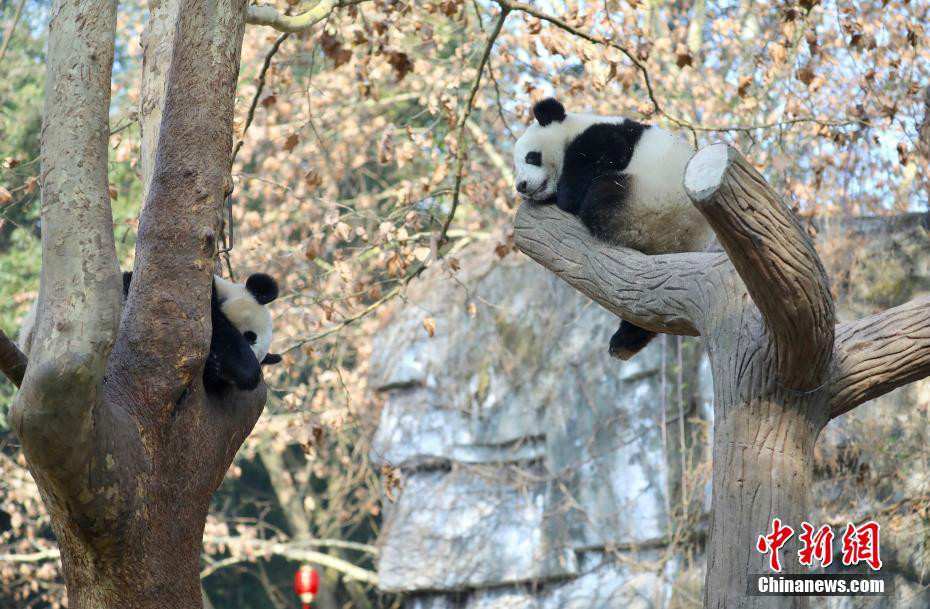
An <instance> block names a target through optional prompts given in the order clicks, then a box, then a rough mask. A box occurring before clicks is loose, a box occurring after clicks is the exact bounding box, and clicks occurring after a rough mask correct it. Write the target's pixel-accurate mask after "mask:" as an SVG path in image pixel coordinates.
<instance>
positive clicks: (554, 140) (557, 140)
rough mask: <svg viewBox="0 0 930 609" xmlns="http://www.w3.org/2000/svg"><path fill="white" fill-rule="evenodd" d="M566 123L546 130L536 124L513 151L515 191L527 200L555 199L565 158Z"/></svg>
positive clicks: (556, 124)
mask: <svg viewBox="0 0 930 609" xmlns="http://www.w3.org/2000/svg"><path fill="white" fill-rule="evenodd" d="M563 126H564V121H563V122H560V123H550V124H548V125H546V126H545V127H543V126H542V125H540V124H539V123H533V124H532V125H530V127H529V128H528V129H527V130H526V131H525V132H524V133H523V135H522V136H520V139H519V140H517V143H516V145H515V146H514V148H513V166H514V169H515V172H514V188H516V189H517V192H518V193H520V194H521V195H523V197H524V198H526V199H531V200H533V201H545V200H547V199H551V198H552V197H554V196H555V193H556V188H557V187H558V184H559V176H560V175H561V173H562V160H563V159H564V158H565V143H566V141H567V137H566V135H565V133H564V129H563V128H562V127H563Z"/></svg>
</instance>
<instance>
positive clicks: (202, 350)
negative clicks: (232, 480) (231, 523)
mask: <svg viewBox="0 0 930 609" xmlns="http://www.w3.org/2000/svg"><path fill="white" fill-rule="evenodd" d="M170 3H171V4H178V5H179V8H178V10H177V11H176V13H174V14H176V15H178V16H179V17H178V18H177V19H176V20H174V19H173V17H172V15H170V14H167V15H162V14H160V13H158V6H153V7H152V8H153V14H158V15H159V16H158V19H160V20H161V21H159V22H158V23H156V24H155V25H154V26H153V28H155V27H157V28H161V30H160V31H162V32H167V31H168V30H171V31H172V32H173V33H172V36H170V39H171V40H173V41H174V44H173V46H172V48H171V49H165V48H159V52H160V53H161V56H162V57H165V58H170V69H169V68H167V66H161V67H158V66H154V65H153V64H151V63H148V59H149V57H150V54H149V53H148V47H147V54H146V58H147V64H146V71H147V73H149V72H153V71H154V72H156V73H159V72H158V70H166V72H164V71H163V72H161V73H160V74H161V75H164V74H165V73H167V80H166V81H165V80H163V82H166V83H167V84H166V86H163V87H162V89H161V90H160V91H164V92H165V94H164V103H163V104H161V103H159V104H158V107H157V108H156V109H155V110H154V111H153V112H152V113H149V114H150V115H153V116H157V114H158V113H159V112H160V113H161V116H160V119H157V120H160V127H159V128H158V129H157V130H155V131H154V137H155V138H157V139H152V136H153V131H152V130H151V129H150V130H148V132H147V136H148V138H149V139H148V140H147V141H149V142H150V143H151V142H154V141H157V145H155V146H154V148H149V149H147V151H146V156H145V159H144V162H143V167H144V168H145V167H147V166H148V165H149V164H151V171H150V172H147V173H146V185H147V196H146V199H145V204H144V206H143V211H142V216H141V221H140V229H139V238H138V243H137V250H136V266H135V269H134V276H133V283H132V288H131V291H130V294H129V297H128V299H127V301H126V303H125V306H123V303H122V300H123V298H122V282H121V278H120V269H119V268H118V265H117V258H116V250H115V247H114V243H113V227H112V220H111V210H110V203H109V196H108V193H107V184H108V180H107V141H108V137H109V121H108V112H109V103H110V77H111V66H112V61H113V48H114V31H115V27H116V2H115V0H57V1H56V2H55V5H54V7H53V9H52V12H51V14H52V20H51V24H50V30H49V49H48V75H47V83H46V99H45V118H44V125H43V129H42V172H41V181H42V196H43V202H42V203H43V204H42V229H43V230H42V253H43V265H42V275H41V283H40V289H39V304H38V310H37V311H38V313H37V319H36V326H35V330H34V338H33V342H32V346H31V349H30V352H29V362H28V366H26V369H25V376H24V377H23V378H22V385H21V389H20V391H19V393H18V394H17V396H16V399H15V402H14V404H13V407H12V410H11V415H10V421H11V423H12V427H13V429H14V431H15V433H16V434H17V436H18V437H19V439H20V441H21V443H22V448H23V453H24V455H25V457H26V460H27V462H28V464H29V468H30V471H31V472H32V475H33V476H34V477H35V479H36V481H37V483H38V485H39V490H40V492H41V493H42V497H43V500H44V502H45V504H46V506H47V508H48V510H49V513H50V515H51V519H52V523H53V527H54V530H55V534H56V537H57V539H58V542H59V545H60V548H61V560H62V567H63V571H64V575H65V581H66V584H67V588H68V602H69V606H70V607H71V608H72V609H91V608H93V609H103V608H114V609H115V608H121V609H122V608H139V609H142V608H149V607H151V608H153V609H154V608H159V609H176V608H178V609H179V608H181V607H184V608H185V609H189V608H191V607H200V606H201V603H202V601H201V591H200V579H199V558H200V551H201V543H202V542H201V539H202V535H203V527H204V523H205V521H206V516H207V509H208V505H209V502H210V498H211V496H212V494H213V492H214V491H215V490H216V488H217V487H218V486H219V484H220V482H221V481H222V479H223V475H224V474H225V472H226V470H227V468H228V467H229V464H230V463H231V462H232V459H233V456H234V455H235V452H236V450H237V449H238V447H239V446H240V445H241V443H242V441H243V440H244V439H245V437H246V435H247V434H248V433H249V431H250V430H251V429H252V427H253V425H254V424H255V421H256V420H257V418H258V416H259V414H260V413H261V410H262V408H263V406H264V402H265V387H264V385H260V386H259V388H257V389H256V390H255V391H252V392H248V393H245V392H236V391H233V392H230V393H229V394H228V395H227V397H225V398H224V399H223V400H219V399H216V398H214V397H212V396H208V395H206V393H205V392H204V388H203V383H202V381H201V379H202V371H203V365H204V362H205V360H206V355H207V352H208V349H209V342H210V332H211V328H210V313H209V311H210V285H211V276H212V270H213V268H214V258H215V252H216V241H217V238H216V236H217V234H218V233H219V230H220V223H221V209H222V202H223V198H224V194H225V191H226V189H227V186H228V184H229V183H230V178H229V158H230V153H231V149H232V119H233V101H234V94H235V86H236V79H237V76H238V72H239V56H240V51H241V45H242V36H243V28H244V25H245V17H246V5H247V2H246V0H208V1H194V0H182V1H180V2H178V3H175V2H173V1H172V2H170ZM158 4H160V3H157V2H156V3H154V5H158ZM168 5H169V2H168V0H166V2H165V3H164V6H165V7H168ZM169 12H170V11H169ZM166 21H170V22H171V23H170V25H167V24H166ZM149 42H151V40H150V41H149ZM159 78H160V76H159ZM156 80H157V79H154V78H153V79H152V80H151V84H153V85H155V89H157V88H158V85H156V84H155V81H156ZM160 91H159V90H153V91H149V93H150V94H151V95H150V96H151V97H153V98H158V97H160ZM144 114H145V113H144ZM147 116H148V115H147ZM148 124H149V125H151V124H152V122H149V123H148ZM146 159H147V160H146ZM149 182H150V184H149ZM3 338H5V337H3ZM111 350H112V351H111ZM24 363H25V359H24V358H23V357H22V354H20V353H19V352H18V350H15V346H12V345H11V343H9V341H0V368H2V370H3V372H4V373H5V374H6V375H7V376H8V377H9V378H11V380H14V381H16V380H17V378H16V376H17V370H19V371H20V373H21V370H22V366H23V364H24Z"/></svg>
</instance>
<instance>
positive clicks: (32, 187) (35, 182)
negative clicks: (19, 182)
mask: <svg viewBox="0 0 930 609" xmlns="http://www.w3.org/2000/svg"><path fill="white" fill-rule="evenodd" d="M38 188H39V178H37V177H36V176H29V177H28V178H26V194H27V195H31V194H32V193H34V192H35V191H36V190H38Z"/></svg>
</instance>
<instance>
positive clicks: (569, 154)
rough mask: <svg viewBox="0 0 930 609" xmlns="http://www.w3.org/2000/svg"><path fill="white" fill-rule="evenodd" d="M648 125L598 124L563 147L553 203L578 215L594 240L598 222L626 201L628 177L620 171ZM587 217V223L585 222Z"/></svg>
mask: <svg viewBox="0 0 930 609" xmlns="http://www.w3.org/2000/svg"><path fill="white" fill-rule="evenodd" d="M648 128H649V127H648V125H643V124H642V123H637V122H635V121H629V120H627V121H623V122H622V123H617V124H614V123H599V124H596V125H591V126H590V127H588V128H587V129H585V130H584V131H583V132H582V133H581V135H579V136H578V137H576V138H575V139H574V140H572V141H571V142H570V143H569V144H568V146H567V147H566V148H565V158H564V160H563V162H562V175H560V176H559V184H558V190H557V194H556V203H557V204H558V206H559V209H563V210H565V211H567V212H568V213H570V214H575V215H576V216H578V217H579V218H580V219H581V221H582V222H584V225H585V226H587V227H588V230H590V231H591V233H592V234H593V235H594V236H595V237H598V238H604V237H601V234H603V233H604V232H605V230H604V229H605V228H607V227H605V226H604V225H603V224H602V221H603V220H605V219H607V218H609V217H612V216H615V215H617V212H618V211H619V210H620V209H621V208H622V207H623V204H624V203H625V202H626V198H627V193H628V185H629V184H628V177H627V176H626V175H625V174H622V173H621V172H622V171H623V170H624V169H626V167H627V165H629V164H630V159H632V158H633V148H634V147H635V146H636V143H637V142H638V141H639V138H640V137H642V135H643V132H644V131H645V130H646V129H648ZM586 218H587V220H586Z"/></svg>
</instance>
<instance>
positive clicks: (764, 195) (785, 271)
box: [685, 144, 836, 390]
mask: <svg viewBox="0 0 930 609" xmlns="http://www.w3.org/2000/svg"><path fill="white" fill-rule="evenodd" d="M685 189H686V190H687V191H688V196H690V197H691V200H692V201H693V202H694V204H695V206H697V208H698V209H699V210H700V211H701V213H702V214H704V216H705V217H706V218H707V220H708V222H710V225H711V227H712V228H713V229H714V232H716V234H717V237H718V239H719V240H720V244H721V245H722V246H723V249H724V250H725V251H726V252H727V254H728V255H729V257H730V260H731V261H732V262H733V266H734V267H735V268H736V270H737V272H738V273H739V275H740V277H741V278H742V279H743V282H744V283H745V284H746V288H747V289H748V290H749V294H750V295H751V296H752V300H753V302H754V303H755V305H756V307H758V309H759V311H760V312H761V313H762V317H763V318H764V320H765V325H766V329H767V331H768V337H769V341H770V342H771V345H772V346H773V347H774V349H775V353H774V356H775V358H774V359H775V365H776V369H777V374H778V377H777V379H778V382H779V383H781V384H783V385H785V386H786V387H788V388H789V389H796V390H809V389H812V388H814V387H816V386H818V385H820V384H822V382H823V378H824V375H825V373H826V370H827V366H828V365H829V364H830V360H831V358H832V356H833V332H834V325H835V323H836V322H835V319H836V317H835V312H834V306H833V298H832V296H831V295H830V288H829V280H828V279H827V273H826V271H825V270H824V268H823V264H821V262H820V258H819V257H818V256H817V252H816V251H815V250H814V245H813V244H812V243H811V240H810V239H809V238H808V236H807V234H806V233H805V232H804V231H803V229H802V228H801V225H800V224H799V223H798V221H797V220H796V219H795V217H794V215H793V214H792V213H791V211H790V210H789V209H788V208H787V207H785V205H784V203H782V202H781V200H780V199H779V198H778V196H777V195H776V194H775V193H774V192H773V191H772V189H771V187H769V185H768V184H767V183H766V182H765V180H764V179H763V178H762V176H760V175H759V173H758V172H757V171H756V170H755V169H753V167H752V166H751V165H750V164H749V163H748V161H746V160H745V159H744V158H743V157H742V155H740V153H739V152H738V151H737V150H736V149H735V148H732V147H730V146H727V145H726V144H714V145H712V146H708V147H706V148H702V149H701V150H699V151H698V152H697V154H695V155H694V157H693V158H692V159H691V161H690V162H689V163H688V167H687V169H686V171H685Z"/></svg>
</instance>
